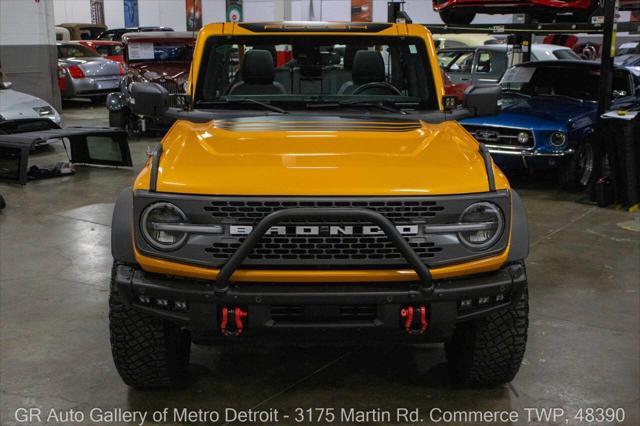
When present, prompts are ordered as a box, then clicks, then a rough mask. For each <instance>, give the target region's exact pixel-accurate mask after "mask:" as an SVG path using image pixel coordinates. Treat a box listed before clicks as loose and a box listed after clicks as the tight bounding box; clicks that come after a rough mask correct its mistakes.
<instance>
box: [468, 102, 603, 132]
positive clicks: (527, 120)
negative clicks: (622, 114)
mask: <svg viewBox="0 0 640 426" xmlns="http://www.w3.org/2000/svg"><path fill="white" fill-rule="evenodd" d="M596 112H597V105H596V103H594V102H587V101H585V102H579V101H572V100H567V99H562V98H560V97H549V98H536V97H533V98H520V97H515V96H513V97H512V96H505V97H504V98H503V99H502V112H501V113H500V114H497V115H493V116H488V117H477V118H467V119H464V120H461V122H462V124H476V125H482V124H485V125H494V126H510V127H519V128H520V127H521V128H530V129H536V130H562V131H567V130H568V126H569V124H571V123H572V122H575V121H577V120H579V119H582V118H585V117H588V118H591V119H593V118H595V114H596ZM591 116H594V117H591Z"/></svg>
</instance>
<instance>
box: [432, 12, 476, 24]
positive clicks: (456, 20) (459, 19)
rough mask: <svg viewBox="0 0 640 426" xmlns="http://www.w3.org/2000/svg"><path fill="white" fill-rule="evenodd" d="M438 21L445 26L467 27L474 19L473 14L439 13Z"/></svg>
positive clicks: (474, 15)
mask: <svg viewBox="0 0 640 426" xmlns="http://www.w3.org/2000/svg"><path fill="white" fill-rule="evenodd" d="M439 14H440V19H441V20H442V22H444V23H445V24H447V25H469V24H470V23H471V22H472V21H473V19H474V18H475V17H476V14H475V13H461V12H459V11H455V10H454V11H446V10H443V11H441V12H439Z"/></svg>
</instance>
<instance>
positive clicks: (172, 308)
mask: <svg viewBox="0 0 640 426" xmlns="http://www.w3.org/2000/svg"><path fill="white" fill-rule="evenodd" d="M526 282H527V277H526V271H525V268H524V265H523V264H522V263H512V264H509V265H507V266H505V267H503V268H501V269H499V270H497V271H494V272H490V273H485V274H481V275H476V276H470V277H464V278H459V279H451V280H438V281H433V282H432V283H431V284H432V285H430V286H429V287H425V286H424V285H423V283H421V282H414V283H407V282H403V283H390V282H389V283H375V284H354V283H333V282H331V283H321V284H308V283H286V284H283V283H259V284H230V285H229V286H228V287H227V288H226V289H225V291H224V292H220V291H216V287H215V285H214V283H213V282H211V281H200V280H188V279H181V278H175V277H174V278H171V277H168V276H165V275H159V274H150V273H146V272H144V271H143V270H141V269H139V268H138V267H133V266H125V265H119V266H118V267H117V269H116V274H115V285H116V288H117V291H118V293H119V294H120V296H121V297H122V299H123V300H124V302H125V303H126V304H128V305H129V306H131V307H132V308H134V309H136V310H139V311H141V312H144V313H147V314H149V315H153V316H156V317H158V318H161V319H164V320H168V321H172V322H176V323H180V324H183V325H184V326H185V327H187V328H189V329H190V330H191V334H192V339H193V341H194V342H196V343H208V342H212V341H216V340H223V339H234V340H245V339H250V338H260V337H267V338H268V339H269V340H272V339H274V338H278V337H280V338H284V339H285V340H287V341H291V340H294V339H297V338H303V339H304V340H311V341H318V340H336V339H341V341H345V340H344V337H345V334H346V335H349V336H350V337H349V340H348V341H352V339H360V338H364V339H367V340H368V341H369V342H371V340H370V339H371V338H375V339H381V338H385V339H386V338H389V339H397V340H404V341H407V340H408V341H411V342H442V341H446V340H448V338H449V337H450V335H451V332H452V331H453V328H454V326H455V324H456V323H457V322H460V321H466V320H471V319H474V318H479V317H482V316H484V315H487V314H489V313H490V312H493V311H495V310H499V309H505V308H507V307H509V306H510V305H511V304H513V303H515V302H516V301H517V300H518V299H519V297H520V294H521V292H522V291H523V289H524V287H525V286H526ZM463 301H464V302H463ZM469 301H470V302H469ZM466 305H469V306H466ZM409 306H410V307H415V308H416V309H418V308H419V307H422V306H424V307H425V308H426V312H427V322H428V327H427V328H426V331H425V332H424V333H419V334H415V333H414V334H411V333H408V332H407V330H406V329H405V328H404V319H403V317H402V315H401V311H402V309H403V308H407V307H409ZM224 308H229V309H233V308H241V309H242V310H243V311H244V312H246V313H247V317H246V318H245V330H244V332H243V333H242V335H241V336H240V337H228V336H225V335H224V333H223V332H222V330H221V324H220V323H221V312H222V310H223V309H224Z"/></svg>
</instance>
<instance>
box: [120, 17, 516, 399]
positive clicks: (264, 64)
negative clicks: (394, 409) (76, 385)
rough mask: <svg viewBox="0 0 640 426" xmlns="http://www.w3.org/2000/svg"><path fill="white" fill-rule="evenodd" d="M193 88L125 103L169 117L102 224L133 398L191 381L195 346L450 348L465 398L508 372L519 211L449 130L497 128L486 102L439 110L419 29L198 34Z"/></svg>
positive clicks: (431, 56) (378, 26) (478, 98)
mask: <svg viewBox="0 0 640 426" xmlns="http://www.w3.org/2000/svg"><path fill="white" fill-rule="evenodd" d="M336 45H346V48H345V57H344V58H343V59H341V60H340V61H338V63H336V61H325V60H323V54H325V55H326V53H325V52H329V53H331V52H332V51H333V50H335V49H332V47H335V46H336ZM280 51H290V52H292V55H291V58H290V59H289V60H287V61H286V62H283V63H281V61H279V60H278V58H281V57H283V55H278V52H280ZM351 56H352V59H353V60H352V61H351ZM385 58H386V59H385ZM347 62H348V63H350V64H351V67H350V68H349V69H345V67H344V64H345V63H347ZM187 87H188V93H187V95H174V96H172V97H173V98H178V99H179V100H176V99H174V103H172V104H173V105H176V104H180V105H183V107H182V108H180V109H173V108H169V109H166V105H167V98H168V97H169V94H168V93H167V91H166V90H165V89H164V88H162V87H161V86H160V85H157V84H153V83H133V84H132V87H131V92H132V95H133V96H134V98H135V99H136V102H135V104H134V106H133V108H135V110H136V111H137V112H138V113H144V114H154V113H155V114H159V113H164V114H170V115H172V116H173V117H174V118H176V119H177V121H176V122H175V124H174V125H173V126H172V127H171V129H170V130H169V131H168V133H167V134H166V135H165V137H164V139H163V140H162V142H161V144H159V145H158V146H156V147H155V148H154V149H153V150H152V151H151V152H150V156H149V160H148V162H147V163H146V165H145V166H144V168H143V169H142V171H141V172H140V174H139V175H138V177H137V178H136V180H135V182H134V183H133V186H132V187H131V188H127V189H124V190H123V191H122V192H121V194H120V195H119V197H118V199H117V201H116V204H115V208H114V213H113V224H112V240H111V241H112V254H113V257H114V266H113V275H112V281H111V295H110V300H109V310H110V314H109V321H110V331H111V345H112V353H113V358H114V361H115V365H116V367H117V370H118V372H119V373H120V376H121V377H122V379H123V380H124V381H125V382H126V383H127V384H129V385H131V386H134V387H138V388H153V387H162V386H172V385H177V384H180V383H183V381H184V379H185V377H186V372H187V366H188V363H189V354H190V347H191V344H192V343H196V344H206V343H218V344H224V343H235V342H242V341H252V340H254V341H255V340H260V339H265V340H268V341H274V340H278V341H281V342H284V343H285V344H295V343H296V342H299V341H304V342H310V341H311V342H316V343H322V342H326V341H333V342H335V341H337V342H342V343H352V342H356V341H360V342H363V343H364V344H370V345H375V344H393V343H394V342H404V343H423V342H445V343H446V354H447V359H448V362H449V366H450V368H451V376H452V378H453V380H455V381H456V382H460V383H467V384H479V385H493V384H499V383H504V382H508V381H510V380H511V379H512V378H513V377H514V376H515V374H516V373H517V371H518V369H519V367H520V364H521V361H522V358H523V355H524V351H525V344H526V339H527V327H528V295H527V294H528V293H527V278H526V271H525V264H524V260H525V258H526V256H527V254H528V230H527V222H526V218H525V212H524V208H523V205H522V202H521V200H520V197H519V196H518V194H517V193H516V192H515V191H514V190H513V189H511V187H510V186H509V183H508V181H507V179H506V178H505V176H504V175H503V173H502V172H501V171H500V169H498V167H496V166H495V164H494V163H493V162H492V160H491V157H490V155H489V153H488V151H487V150H486V149H485V148H484V147H483V146H482V145H481V144H479V143H478V142H477V141H476V140H475V139H474V138H473V137H472V136H471V135H470V134H469V133H468V132H466V131H465V130H464V128H463V127H462V126H461V125H460V124H458V123H457V122H456V121H455V120H456V119H459V118H462V117H464V116H466V115H477V116H480V115H487V114H495V113H497V112H498V111H499V108H498V98H499V88H498V87H497V86H494V87H481V88H469V89H468V90H467V92H466V96H465V99H464V103H463V106H462V108H459V109H455V110H449V107H450V106H452V105H454V104H455V103H456V102H455V100H454V99H452V98H449V97H446V96H444V95H443V94H444V89H443V84H442V77H441V73H440V68H439V66H438V60H437V56H436V51H435V48H434V45H433V42H432V39H431V35H430V34H429V32H428V31H427V30H426V28H425V27H424V26H422V25H412V24H406V23H397V24H388V23H328V22H313V23H299V22H292V23H288V22H275V23H232V24H229V23H225V24H210V25H207V26H205V27H204V28H203V29H202V30H201V31H200V33H199V35H198V40H197V42H196V46H195V51H194V60H193V65H192V68H191V74H190V79H189V82H188V85H187Z"/></svg>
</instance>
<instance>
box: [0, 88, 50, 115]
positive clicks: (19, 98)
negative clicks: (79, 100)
mask: <svg viewBox="0 0 640 426" xmlns="http://www.w3.org/2000/svg"><path fill="white" fill-rule="evenodd" d="M44 106H48V107H51V105H49V104H48V103H46V102H45V101H43V100H42V99H40V98H36V97H35V96H31V95H28V94H26V93H22V92H17V91H15V90H11V89H1V90H0V115H1V116H2V117H3V118H4V119H5V120H17V119H21V118H50V119H52V120H53V121H55V122H56V123H59V122H60V116H59V115H58V112H57V111H56V110H55V109H54V108H53V107H51V109H53V111H54V115H52V116H48V117H42V116H40V114H38V113H37V112H36V111H34V110H33V108H36V107H44Z"/></svg>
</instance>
